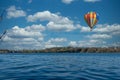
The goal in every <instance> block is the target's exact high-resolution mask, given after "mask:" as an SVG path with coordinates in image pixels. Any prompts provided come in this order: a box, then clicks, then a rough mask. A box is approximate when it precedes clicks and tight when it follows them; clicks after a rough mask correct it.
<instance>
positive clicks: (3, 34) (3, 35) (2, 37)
mask: <svg viewBox="0 0 120 80" xmlns="http://www.w3.org/2000/svg"><path fill="white" fill-rule="evenodd" d="M6 34H7V30H5V31H4V32H3V33H2V35H1V36H0V40H1V41H2V40H3V39H4V37H5V35H6Z"/></svg>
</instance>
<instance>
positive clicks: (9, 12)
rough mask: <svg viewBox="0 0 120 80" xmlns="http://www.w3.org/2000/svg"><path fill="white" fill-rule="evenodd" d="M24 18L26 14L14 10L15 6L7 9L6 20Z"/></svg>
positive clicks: (19, 10)
mask: <svg viewBox="0 0 120 80" xmlns="http://www.w3.org/2000/svg"><path fill="white" fill-rule="evenodd" d="M24 16H26V12H25V11H23V10H21V9H16V7H15V6H10V7H9V8H8V9H7V18H17V17H24Z"/></svg>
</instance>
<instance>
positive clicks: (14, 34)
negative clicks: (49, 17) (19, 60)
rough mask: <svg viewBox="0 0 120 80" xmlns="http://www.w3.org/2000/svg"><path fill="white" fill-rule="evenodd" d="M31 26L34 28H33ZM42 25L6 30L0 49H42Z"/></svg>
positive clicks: (15, 27)
mask: <svg viewBox="0 0 120 80" xmlns="http://www.w3.org/2000/svg"><path fill="white" fill-rule="evenodd" d="M33 26H36V27H35V28H33ZM41 28H42V31H43V30H44V28H43V26H42V25H31V26H27V27H24V28H21V27H19V26H14V27H13V28H12V29H10V30H8V32H7V34H6V36H5V38H4V39H3V42H2V44H1V47H0V48H7V49H42V48H43V46H42V45H43V40H44V36H43V33H42V31H38V30H37V29H41Z"/></svg>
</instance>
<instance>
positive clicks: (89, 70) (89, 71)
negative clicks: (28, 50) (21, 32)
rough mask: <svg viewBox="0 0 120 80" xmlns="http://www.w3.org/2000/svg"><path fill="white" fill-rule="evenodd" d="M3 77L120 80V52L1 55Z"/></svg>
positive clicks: (0, 76)
mask: <svg viewBox="0 0 120 80" xmlns="http://www.w3.org/2000/svg"><path fill="white" fill-rule="evenodd" d="M0 80H120V54H114V53H113V54H78V53H73V54H52V53H43V54H0Z"/></svg>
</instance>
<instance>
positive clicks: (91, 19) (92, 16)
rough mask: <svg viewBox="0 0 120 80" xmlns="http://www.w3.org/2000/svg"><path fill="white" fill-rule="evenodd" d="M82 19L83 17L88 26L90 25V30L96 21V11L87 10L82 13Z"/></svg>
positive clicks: (97, 18)
mask: <svg viewBox="0 0 120 80" xmlns="http://www.w3.org/2000/svg"><path fill="white" fill-rule="evenodd" d="M84 19H85V21H86V23H87V24H88V26H89V27H90V29H91V30H92V28H93V27H94V26H95V25H96V23H97V22H98V20H99V17H98V14H97V13H96V12H88V13H87V14H85V15H84Z"/></svg>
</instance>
